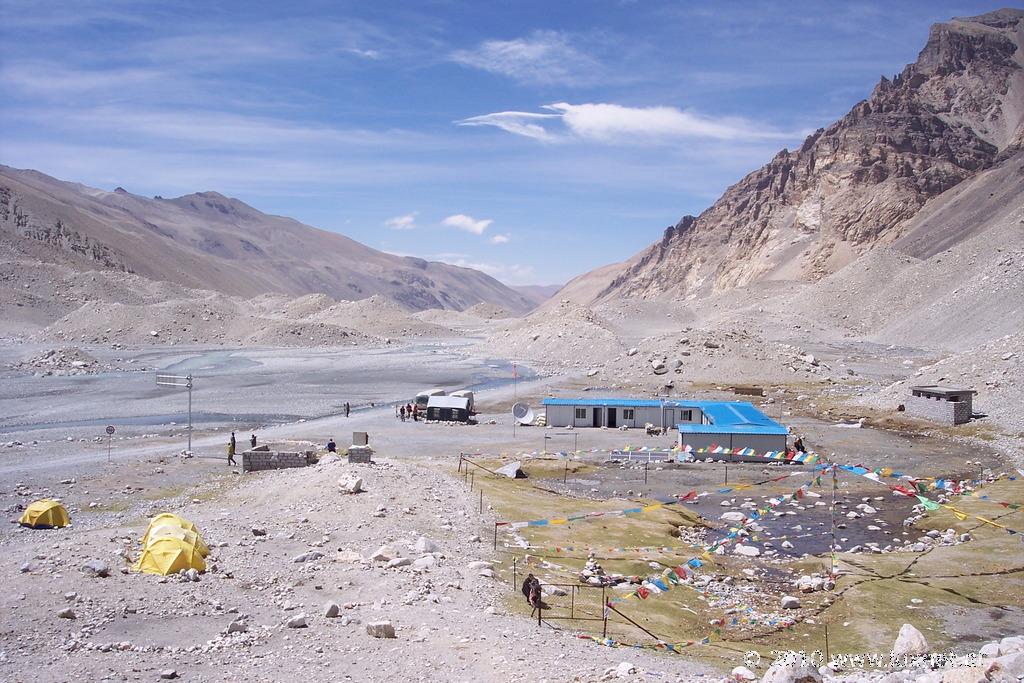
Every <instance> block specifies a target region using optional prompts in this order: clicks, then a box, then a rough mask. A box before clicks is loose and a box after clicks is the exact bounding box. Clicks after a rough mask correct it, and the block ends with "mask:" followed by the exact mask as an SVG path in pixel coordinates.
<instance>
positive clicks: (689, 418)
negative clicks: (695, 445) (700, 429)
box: [679, 410, 693, 422]
mask: <svg viewBox="0 0 1024 683" xmlns="http://www.w3.org/2000/svg"><path fill="white" fill-rule="evenodd" d="M679 421H680V422H693V411H692V410H684V411H682V412H681V413H680V414H679Z"/></svg>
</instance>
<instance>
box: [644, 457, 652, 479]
mask: <svg viewBox="0 0 1024 683" xmlns="http://www.w3.org/2000/svg"><path fill="white" fill-rule="evenodd" d="M650 464H651V459H650V457H648V458H647V462H645V463H644V486H647V467H648V465H650Z"/></svg>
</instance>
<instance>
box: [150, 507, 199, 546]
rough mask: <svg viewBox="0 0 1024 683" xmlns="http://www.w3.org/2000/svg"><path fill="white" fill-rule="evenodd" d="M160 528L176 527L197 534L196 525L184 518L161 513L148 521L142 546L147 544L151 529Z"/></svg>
mask: <svg viewBox="0 0 1024 683" xmlns="http://www.w3.org/2000/svg"><path fill="white" fill-rule="evenodd" d="M161 526H176V527H178V528H181V529H185V530H186V531H192V532H195V533H196V534H198V533H199V529H197V528H196V525H195V524H193V523H192V522H190V521H188V520H187V519H185V518H184V517H179V516H178V515H175V514H172V513H170V512H161V513H160V514H159V515H157V516H156V517H154V518H153V519H151V520H149V528H148V529H146V534H145V535H144V536H143V537H142V545H146V544H147V543H148V542H149V533H150V532H151V531H152V530H153V529H155V528H157V527H161Z"/></svg>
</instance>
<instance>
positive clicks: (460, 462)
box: [459, 453, 462, 474]
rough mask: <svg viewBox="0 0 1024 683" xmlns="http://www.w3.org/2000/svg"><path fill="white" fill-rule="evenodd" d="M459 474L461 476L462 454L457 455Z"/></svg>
mask: <svg viewBox="0 0 1024 683" xmlns="http://www.w3.org/2000/svg"><path fill="white" fill-rule="evenodd" d="M459 474H462V453H459Z"/></svg>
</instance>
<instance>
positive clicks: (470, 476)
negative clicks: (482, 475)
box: [469, 470, 476, 491]
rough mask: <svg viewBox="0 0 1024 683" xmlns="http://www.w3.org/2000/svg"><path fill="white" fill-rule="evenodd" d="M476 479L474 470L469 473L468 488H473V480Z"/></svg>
mask: <svg viewBox="0 0 1024 683" xmlns="http://www.w3.org/2000/svg"><path fill="white" fill-rule="evenodd" d="M475 479H476V470H473V471H472V472H470V473H469V490H470V491H472V490H473V482H474V480H475Z"/></svg>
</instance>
